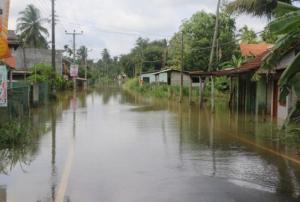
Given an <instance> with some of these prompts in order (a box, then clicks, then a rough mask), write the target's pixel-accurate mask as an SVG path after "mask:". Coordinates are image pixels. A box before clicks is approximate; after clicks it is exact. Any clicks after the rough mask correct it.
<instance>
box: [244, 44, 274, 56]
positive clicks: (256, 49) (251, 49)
mask: <svg viewBox="0 0 300 202" xmlns="http://www.w3.org/2000/svg"><path fill="white" fill-rule="evenodd" d="M272 47H273V45H272V44H267V43H260V44H241V45H240V48H241V53H242V56H259V55H260V54H262V53H264V52H265V51H267V50H269V49H270V48H272Z"/></svg>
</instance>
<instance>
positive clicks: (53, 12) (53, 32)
mask: <svg viewBox="0 0 300 202" xmlns="http://www.w3.org/2000/svg"><path fill="white" fill-rule="evenodd" d="M51 7H52V8H51V10H52V16H51V17H52V68H53V71H54V73H56V63H55V57H56V50H55V49H56V48H55V0H51ZM55 91H56V89H55V74H54V76H53V80H52V92H53V94H54V93H55Z"/></svg>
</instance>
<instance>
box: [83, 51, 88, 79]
mask: <svg viewBox="0 0 300 202" xmlns="http://www.w3.org/2000/svg"><path fill="white" fill-rule="evenodd" d="M87 55H88V49H87V48H85V56H84V78H85V80H86V82H87V66H88V65H87Z"/></svg>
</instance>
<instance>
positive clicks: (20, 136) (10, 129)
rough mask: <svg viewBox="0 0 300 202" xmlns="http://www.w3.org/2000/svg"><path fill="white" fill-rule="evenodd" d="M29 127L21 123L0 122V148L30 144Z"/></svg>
mask: <svg viewBox="0 0 300 202" xmlns="http://www.w3.org/2000/svg"><path fill="white" fill-rule="evenodd" d="M29 131H30V127H28V124H27V123H25V122H22V121H9V122H0V134H1V138H0V148H6V147H13V146H20V145H23V144H28V142H30V132H29Z"/></svg>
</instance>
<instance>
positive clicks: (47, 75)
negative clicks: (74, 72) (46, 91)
mask: <svg viewBox="0 0 300 202" xmlns="http://www.w3.org/2000/svg"><path fill="white" fill-rule="evenodd" d="M30 71H31V72H32V75H31V76H29V77H28V78H27V79H28V81H29V82H30V83H40V82H48V83H49V82H51V81H52V79H53V78H55V87H56V89H58V90H65V89H68V88H71V87H72V81H68V80H66V79H64V78H63V76H62V75H59V74H56V73H54V71H53V68H52V67H51V66H50V65H47V64H37V65H35V66H34V67H32V68H30Z"/></svg>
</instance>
